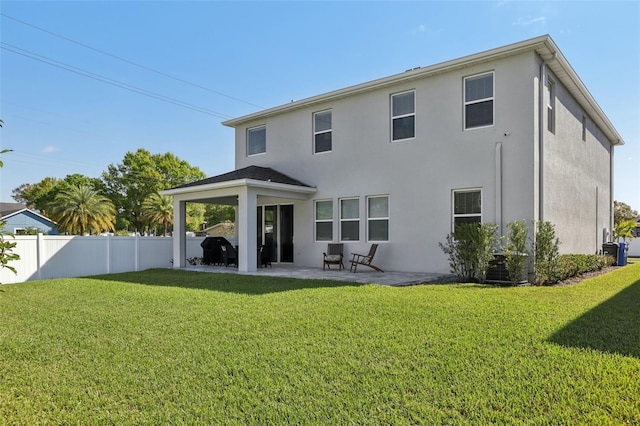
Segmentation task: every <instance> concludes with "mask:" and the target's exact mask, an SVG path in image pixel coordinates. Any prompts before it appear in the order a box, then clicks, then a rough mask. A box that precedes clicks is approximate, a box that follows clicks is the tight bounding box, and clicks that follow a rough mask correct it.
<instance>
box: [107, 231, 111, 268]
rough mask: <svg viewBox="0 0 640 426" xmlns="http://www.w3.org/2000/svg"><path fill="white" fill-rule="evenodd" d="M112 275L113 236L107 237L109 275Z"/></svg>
mask: <svg viewBox="0 0 640 426" xmlns="http://www.w3.org/2000/svg"><path fill="white" fill-rule="evenodd" d="M110 273H111V235H107V274H110Z"/></svg>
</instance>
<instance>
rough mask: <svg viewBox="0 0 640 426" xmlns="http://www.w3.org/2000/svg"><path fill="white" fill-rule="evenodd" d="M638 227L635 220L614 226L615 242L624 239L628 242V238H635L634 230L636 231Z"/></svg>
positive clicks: (617, 223)
mask: <svg viewBox="0 0 640 426" xmlns="http://www.w3.org/2000/svg"><path fill="white" fill-rule="evenodd" d="M636 226H637V223H636V221H635V220H625V221H621V222H616V224H615V225H614V226H613V238H614V240H618V239H619V238H622V240H623V241H627V238H629V239H631V238H635V235H633V230H634V229H636Z"/></svg>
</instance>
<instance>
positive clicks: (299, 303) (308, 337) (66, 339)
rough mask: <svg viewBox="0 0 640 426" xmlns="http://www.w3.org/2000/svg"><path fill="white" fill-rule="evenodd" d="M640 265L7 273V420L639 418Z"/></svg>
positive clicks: (0, 299) (2, 295) (3, 387)
mask: <svg viewBox="0 0 640 426" xmlns="http://www.w3.org/2000/svg"><path fill="white" fill-rule="evenodd" d="M638 276H640V263H639V264H635V265H630V267H625V268H619V269H618V270H616V271H614V272H611V273H608V274H605V275H603V276H601V277H598V278H595V279H591V280H587V281H583V282H582V283H580V284H577V285H572V286H566V287H561V288H546V287H532V286H531V287H517V288H485V287H482V286H477V285H430V286H428V285H421V286H411V287H404V288H393V287H387V286H379V285H356V284H349V283H340V282H334V281H329V280H295V279H290V278H274V277H268V276H264V275H263V276H248V275H238V274H207V273H200V272H188V271H179V270H167V269H157V270H148V271H143V272H131V273H125V274H114V275H109V276H101V277H90V278H75V279H56V280H48V281H45V282H28V283H23V284H19V285H12V286H6V288H3V291H2V292H0V324H2V338H1V339H0V359H1V360H2V363H1V365H2V367H1V371H2V380H0V395H2V398H0V413H2V416H1V417H0V418H2V420H0V423H3V424H4V423H6V424H8V425H14V424H15V425H30V424H68V425H76V424H80V425H84V424H140V425H145V424H149V425H152V424H153V425H155V424H188V425H190V424H250V425H281V424H292V425H298V424H299V425H308V424H322V425H325V424H326V425H360V424H362V425H408V424H425V425H442V424H451V425H465V424H473V425H490V424H496V425H503V424H504V425H519V424H535V425H557V424H563V425H574V424H589V425H625V424H628V425H633V424H637V423H638V420H639V419H640V418H639V417H638V413H639V412H640V411H639V410H638V408H639V407H640V393H639V392H638V377H640V347H638V344H637V342H638V341H639V339H640V328H638V327H637V324H638V321H640V317H639V315H640V311H639V310H638V309H637V307H638V304H639V303H640V285H639V284H638V283H636V282H637V279H638ZM634 283H635V284H634ZM27 313H28V314H27Z"/></svg>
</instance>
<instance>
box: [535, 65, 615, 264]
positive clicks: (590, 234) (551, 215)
mask: <svg viewBox="0 0 640 426" xmlns="http://www.w3.org/2000/svg"><path fill="white" fill-rule="evenodd" d="M552 78H553V76H552ZM555 80H556V81H557V79H555ZM555 86H556V126H555V127H556V131H555V134H554V133H552V132H549V131H548V130H547V129H546V128H545V135H544V220H547V221H549V222H551V223H553V224H554V225H555V226H556V233H557V235H558V237H559V239H560V241H561V246H560V249H561V252H563V253H596V252H597V251H599V250H600V249H601V246H602V243H603V238H604V236H605V233H606V232H609V231H610V221H611V217H610V204H611V192H610V191H611V185H610V153H611V150H612V147H611V143H610V141H609V140H607V139H606V137H605V136H604V135H603V133H602V132H601V131H600V129H598V128H597V126H596V125H595V124H594V123H593V121H592V119H591V118H590V117H589V116H588V115H587V114H586V113H585V112H584V110H582V109H581V108H580V106H579V105H578V103H577V102H576V101H575V99H573V97H572V96H571V95H570V94H569V93H568V92H567V91H566V89H565V88H564V87H563V86H562V85H561V84H559V83H557V82H556V83H555ZM583 117H584V123H585V125H586V129H585V131H584V136H585V137H584V140H583Z"/></svg>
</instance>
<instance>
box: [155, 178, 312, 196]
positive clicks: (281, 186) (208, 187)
mask: <svg viewBox="0 0 640 426" xmlns="http://www.w3.org/2000/svg"><path fill="white" fill-rule="evenodd" d="M243 186H247V187H252V188H262V189H272V190H278V191H288V192H295V193H300V194H313V193H315V192H316V188H313V187H309V186H300V185H291V184H288V183H279V182H269V181H262V180H257V179H236V180H230V181H226V182H216V183H207V184H204V185H194V186H185V187H181V188H171V189H165V190H163V191H160V195H184V194H192V193H195V192H203V191H215V190H220V189H229V188H236V187H243Z"/></svg>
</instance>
